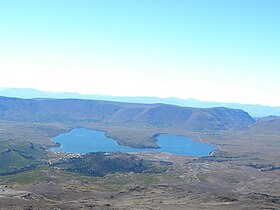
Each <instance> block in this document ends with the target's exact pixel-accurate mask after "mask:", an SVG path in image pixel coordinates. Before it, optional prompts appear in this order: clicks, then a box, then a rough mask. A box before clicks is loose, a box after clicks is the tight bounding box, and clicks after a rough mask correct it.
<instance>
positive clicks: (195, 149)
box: [53, 128, 216, 156]
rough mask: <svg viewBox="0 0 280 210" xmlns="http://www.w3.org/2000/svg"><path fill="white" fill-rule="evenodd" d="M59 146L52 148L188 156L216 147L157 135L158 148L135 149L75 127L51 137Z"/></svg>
mask: <svg viewBox="0 0 280 210" xmlns="http://www.w3.org/2000/svg"><path fill="white" fill-rule="evenodd" d="M53 141H54V142H57V143H60V144H61V146H60V147H56V148H53V151H57V152H72V153H82V154H85V153H89V152H168V153H172V154H180V155H188V156H207V155H209V153H210V152H211V151H213V150H215V149H216V147H214V146H211V145H208V144H202V143H198V142H194V141H192V140H191V139H189V138H186V137H181V136H167V135H160V136H159V137H157V144H158V145H159V146H160V147H161V148H159V149H135V148H131V147H126V146H120V145H118V144H117V142H116V141H115V140H113V139H111V138H108V137H106V136H105V133H104V132H103V131H95V130H89V129H84V128H76V129H73V130H71V131H70V132H68V133H65V134H61V135H59V136H57V137H55V138H53Z"/></svg>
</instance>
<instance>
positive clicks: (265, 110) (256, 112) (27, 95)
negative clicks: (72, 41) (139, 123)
mask: <svg viewBox="0 0 280 210" xmlns="http://www.w3.org/2000/svg"><path fill="white" fill-rule="evenodd" d="M0 96H6V97H17V98H23V99H32V98H57V99H66V98H76V99H91V100H105V101H118V102H129V103H144V104H155V103H163V104H171V105H178V106H184V107H197V108H213V107H227V108H233V109H242V110H244V111H246V112H248V113H249V114H250V115H251V116H253V117H264V116H270V115H275V116H280V106H277V107H270V106H262V105H251V104H238V103H223V102H212V101H200V100H196V99H186V100H183V99H178V98H156V97H121V96H108V95H83V94H79V93H58V92H44V91H39V90H35V89H29V88H8V89H3V88H2V89H0Z"/></svg>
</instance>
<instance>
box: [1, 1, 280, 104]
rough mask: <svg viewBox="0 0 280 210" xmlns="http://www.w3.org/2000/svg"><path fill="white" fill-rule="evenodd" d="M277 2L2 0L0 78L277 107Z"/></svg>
mask: <svg viewBox="0 0 280 210" xmlns="http://www.w3.org/2000/svg"><path fill="white" fill-rule="evenodd" d="M279 8H280V2H279V1H274V0H272V1H261V0H248V1H241V0H237V1H223V0H215V1H214V0H209V1H204V0H193V1H182V0H175V1H168V0H161V1H158V0H153V1H150V0H149V1H148V0H143V1H128V0H119V1H112V0H108V1H97V0H96V1H87V0H83V1H73V0H70V1H65V0H61V1H44V2H42V1H30V0H27V1H24V2H21V1H1V7H0V27H1V34H0V47H1V51H0V74H1V77H0V84H1V86H4V87H15V88H34V89H38V90H42V91H51V92H74V93H81V94H98V95H112V96H143V97H158V98H169V97H175V98H179V99H191V98H193V99H198V100H204V101H219V102H225V103H243V104H262V105H267V106H279V105H280V98H279V97H278V93H279V92H280V86H279V84H278V80H279V78H280V71H279V69H280V60H279V57H280V56H279V54H280V51H279V49H280V29H279V28H280V27H279V26H280V22H279V19H280V14H279V11H278V9H279Z"/></svg>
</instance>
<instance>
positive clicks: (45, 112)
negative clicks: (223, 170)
mask: <svg viewBox="0 0 280 210" xmlns="http://www.w3.org/2000/svg"><path fill="white" fill-rule="evenodd" d="M0 120H7V121H27V122H98V123H110V124H118V125H131V126H149V127H171V128H176V129H185V130H194V131H201V130H234V129H243V128H246V127H247V126H249V125H251V124H253V123H254V119H253V118H252V117H251V116H250V115H249V114H248V113H246V112H244V111H242V110H239V109H229V108H223V107H218V108H190V107H180V106H175V105H166V104H134V103H122V102H111V101H96V100H81V99H19V98H8V97H0Z"/></svg>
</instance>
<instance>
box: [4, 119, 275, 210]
mask: <svg viewBox="0 0 280 210" xmlns="http://www.w3.org/2000/svg"><path fill="white" fill-rule="evenodd" d="M0 124H1V129H2V130H0V136H1V141H0V146H1V148H3V149H4V148H5V144H4V143H5V142H6V141H7V140H8V139H10V140H9V141H10V142H13V143H14V144H16V143H18V142H26V141H28V142H33V143H39V144H41V145H43V146H44V147H46V148H48V147H49V146H50V145H53V143H52V142H51V140H50V138H51V137H53V136H55V135H57V134H59V133H62V132H66V131H68V130H69V129H71V128H72V127H74V126H77V125H67V126H62V125H58V124H56V125H50V124H48V125H38V124H32V125H25V124H21V123H6V122H1V123H0ZM84 127H88V128H94V129H97V128H102V130H105V131H107V132H108V135H110V136H116V139H119V138H121V137H123V138H122V139H124V141H123V142H120V143H123V144H128V142H129V141H128V139H133V138H132V137H135V136H136V137H137V135H139V134H141V133H142V131H143V130H144V128H141V129H140V128H139V129H137V128H124V127H122V128H121V127H119V128H118V127H114V128H111V127H110V126H102V125H94V124H91V125H87V126H84ZM125 130H127V131H128V132H127V133H126V134H124V133H122V131H125ZM156 133H168V134H172V135H174V134H178V135H179V134H180V135H185V136H189V137H192V138H193V139H194V140H197V141H202V142H204V143H211V144H213V145H216V146H218V148H219V149H218V150H217V151H215V152H214V153H212V154H211V156H209V157H202V158H194V157H186V156H179V155H171V154H164V153H138V154H136V155H137V156H138V157H139V158H142V159H144V160H152V161H154V162H155V163H159V164H162V163H166V165H165V166H164V167H165V169H166V170H163V171H154V172H147V173H132V172H129V173H114V174H107V175H105V176H104V177H91V176H85V175H81V174H79V173H74V172H66V171H63V170H59V169H56V168H52V167H45V166H40V167H37V168H36V169H34V170H28V171H23V172H21V173H16V174H12V175H5V176H0V204H1V209H235V210H236V209H237V210H238V209H280V191H279V187H280V152H279V151H280V133H277V132H270V133H264V132H256V131H255V130H254V131H252V130H247V131H240V132H235V133H230V132H227V133H214V132H212V133H194V132H186V131H185V132H182V131H174V130H173V131H168V130H167V129H162V130H159V131H155V130H153V129H148V128H147V130H146V132H144V135H141V138H144V137H145V136H149V138H147V139H146V140H145V141H147V142H149V143H148V144H147V145H148V146H150V145H153V144H154V142H153V136H154V135H155V134H156ZM121 135H123V136H121ZM125 135H127V136H125ZM129 135H130V136H129ZM143 136H144V137H143ZM125 140H127V141H125ZM145 141H143V142H144V143H143V144H145ZM139 142H140V141H139ZM139 142H138V141H137V140H136V141H135V142H132V144H133V143H135V144H139ZM130 143H131V142H130ZM1 150H2V149H1ZM50 155H51V156H49V158H50V157H51V158H53V156H52V154H51V153H50ZM47 160H48V158H47V159H46V160H44V161H47Z"/></svg>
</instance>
